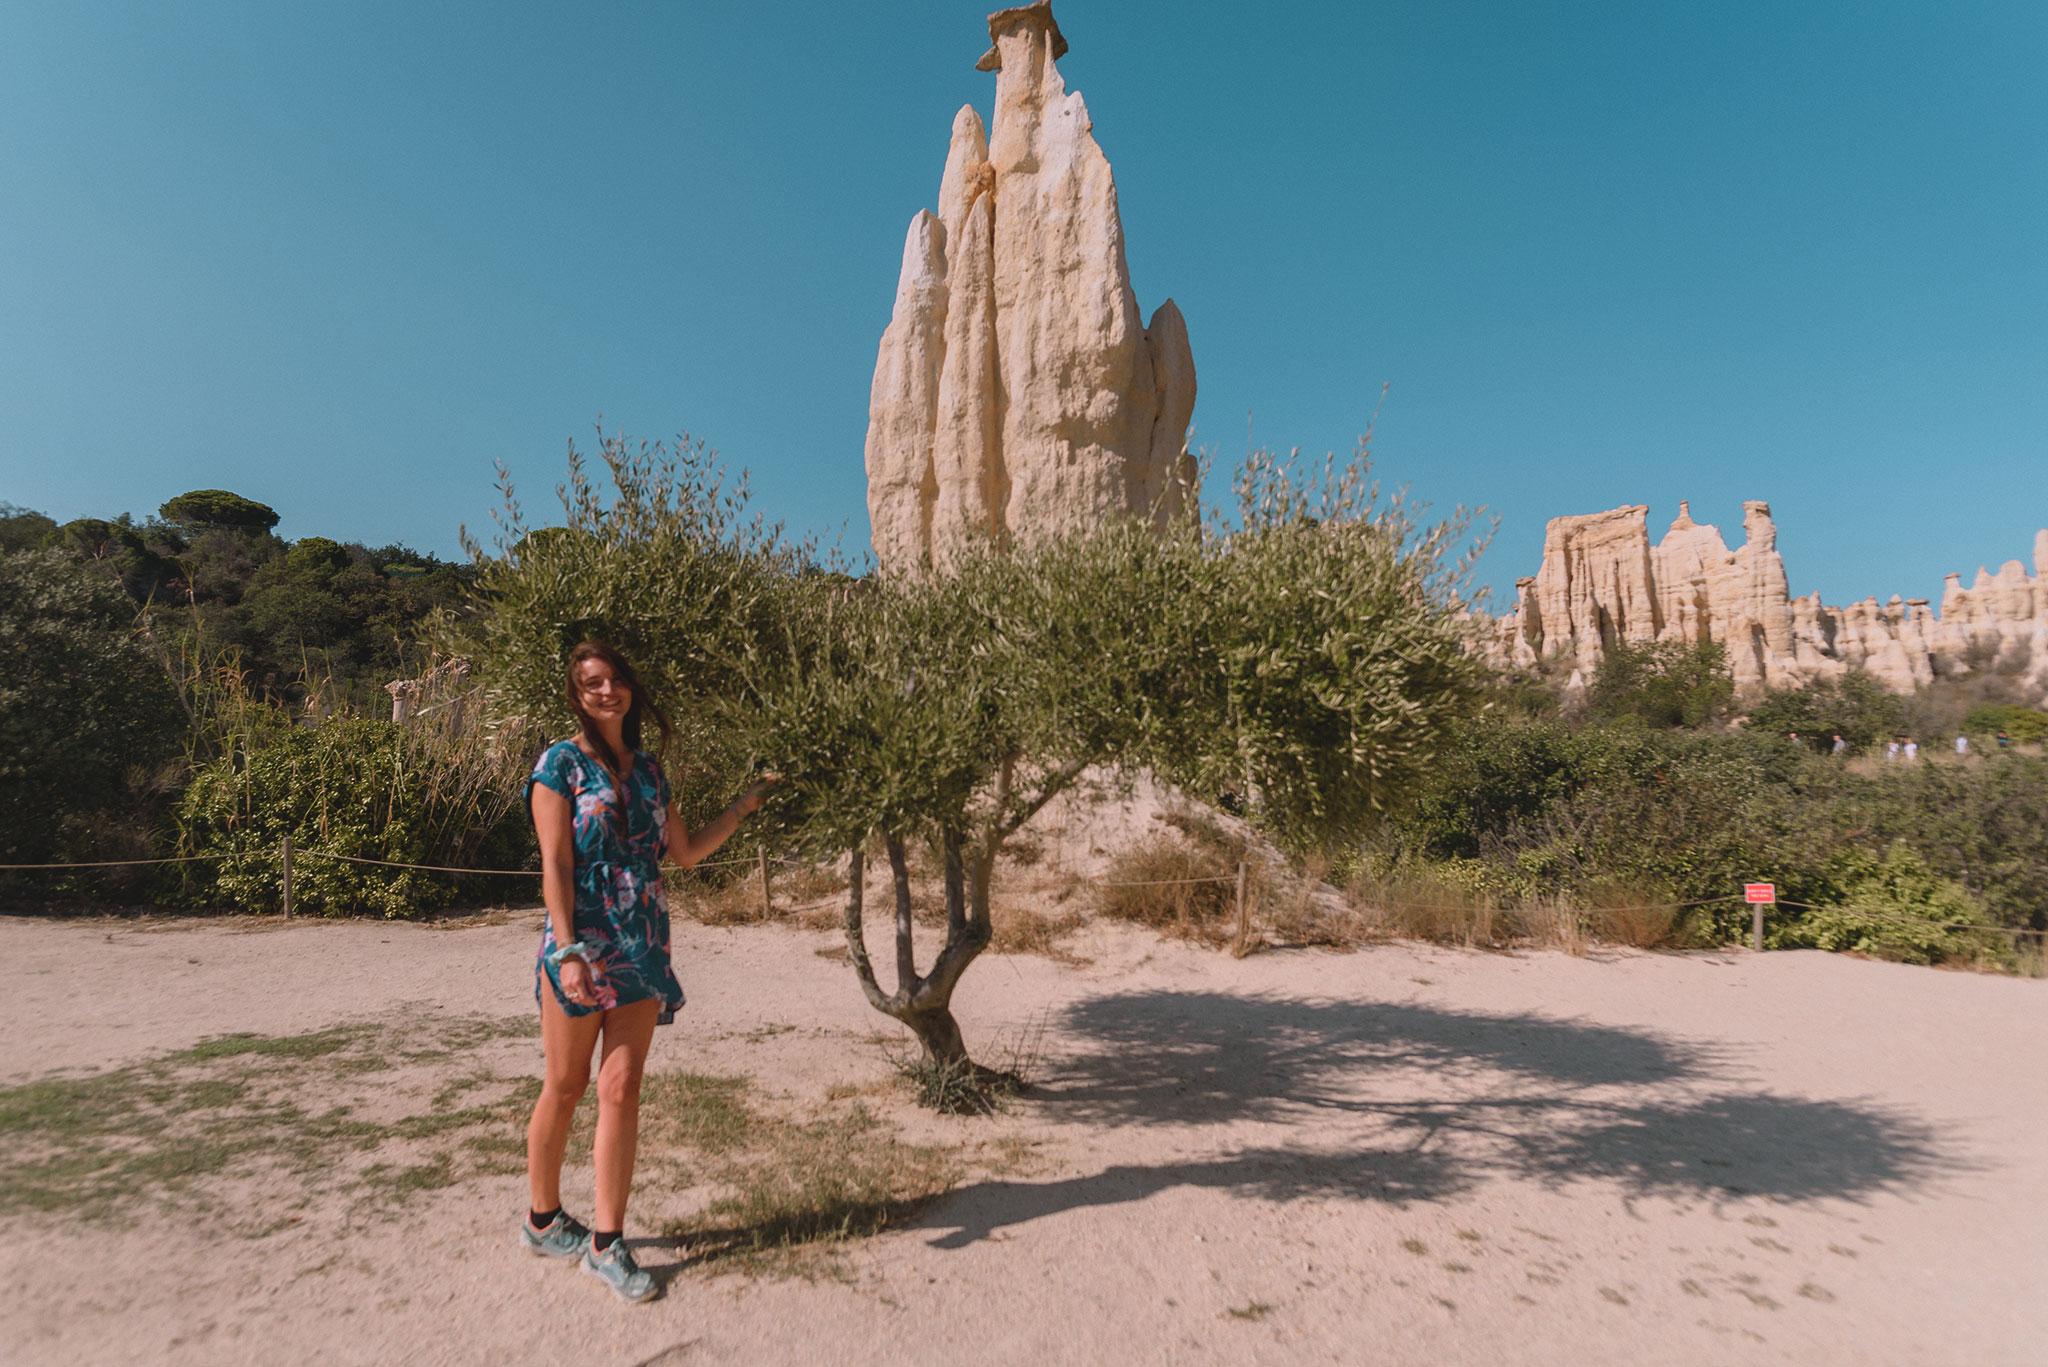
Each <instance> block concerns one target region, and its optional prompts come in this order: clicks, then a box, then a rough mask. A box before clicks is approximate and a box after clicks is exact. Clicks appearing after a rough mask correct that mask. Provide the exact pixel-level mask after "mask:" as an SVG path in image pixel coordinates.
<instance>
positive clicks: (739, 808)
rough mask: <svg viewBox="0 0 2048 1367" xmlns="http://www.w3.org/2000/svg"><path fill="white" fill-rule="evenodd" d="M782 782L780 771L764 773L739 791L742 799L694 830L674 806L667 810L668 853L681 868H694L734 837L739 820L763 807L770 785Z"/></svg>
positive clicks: (672, 861)
mask: <svg viewBox="0 0 2048 1367" xmlns="http://www.w3.org/2000/svg"><path fill="white" fill-rule="evenodd" d="M780 782H782V775H780V774H763V775H762V776H761V781H760V782H759V783H756V784H755V785H754V786H753V787H751V788H749V789H747V791H746V792H744V793H741V794H740V799H739V801H737V802H735V803H733V804H732V806H730V807H727V808H726V809H725V810H724V811H722V812H720V813H719V814H718V815H717V816H715V817H713V818H711V820H709V821H707V822H705V823H704V824H703V826H701V827H699V828H698V829H697V830H695V831H692V830H691V829H690V828H689V827H688V826H685V825H684V824H683V819H682V817H680V816H678V815H676V813H675V812H674V810H670V812H669V814H668V857H669V861H670V862H671V863H673V864H675V865H677V866H678V867H680V868H685V869H688V868H694V867H696V865H697V864H699V863H700V862H702V861H703V860H706V859H709V858H710V857H711V856H712V854H713V853H714V852H715V851H716V850H717V849H718V847H719V846H720V845H723V844H724V843H725V842H726V841H727V840H729V839H731V837H732V833H733V832H734V831H736V830H738V829H739V828H740V822H742V821H744V820H746V818H748V817H750V816H752V815H753V814H754V813H755V812H758V811H760V810H761V804H762V803H764V802H766V801H767V800H768V798H767V792H768V786H769V785H770V784H773V783H780Z"/></svg>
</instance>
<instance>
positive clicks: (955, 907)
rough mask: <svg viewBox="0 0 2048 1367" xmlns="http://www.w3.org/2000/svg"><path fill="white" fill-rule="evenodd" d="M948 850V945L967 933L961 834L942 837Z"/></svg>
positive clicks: (951, 833) (956, 832)
mask: <svg viewBox="0 0 2048 1367" xmlns="http://www.w3.org/2000/svg"><path fill="white" fill-rule="evenodd" d="M941 839H942V841H943V843H944V845H945V850H946V944H947V945H948V946H951V945H953V944H954V943H956V942H957V941H958V940H959V939H960V937H961V936H962V935H964V934H965V933H966V931H967V906H966V901H967V897H966V889H965V888H964V887H963V876H964V870H963V868H962V861H961V857H960V846H961V844H962V841H961V838H960V832H958V831H950V830H949V831H947V832H946V833H945V834H944V835H943V836H942V837H941Z"/></svg>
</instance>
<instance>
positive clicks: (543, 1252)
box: [518, 1229, 583, 1262]
mask: <svg viewBox="0 0 2048 1367" xmlns="http://www.w3.org/2000/svg"><path fill="white" fill-rule="evenodd" d="M518 1239H519V1246H520V1247H521V1248H523V1249H525V1250H526V1251H527V1252H528V1253H531V1254H532V1255H533V1256H534V1257H536V1258H553V1259H555V1260H556V1261H557V1262H563V1261H566V1260H568V1259H570V1258H581V1257H582V1256H583V1249H582V1248H581V1247H580V1246H579V1247H576V1248H572V1249H570V1250H569V1251H568V1252H567V1253H556V1252H554V1251H552V1250H550V1249H548V1248H547V1247H545V1246H544V1245H542V1244H538V1243H535V1242H534V1241H533V1240H531V1239H529V1238H527V1237H526V1231H525V1230H523V1229H522V1230H520V1231H519V1234H518Z"/></svg>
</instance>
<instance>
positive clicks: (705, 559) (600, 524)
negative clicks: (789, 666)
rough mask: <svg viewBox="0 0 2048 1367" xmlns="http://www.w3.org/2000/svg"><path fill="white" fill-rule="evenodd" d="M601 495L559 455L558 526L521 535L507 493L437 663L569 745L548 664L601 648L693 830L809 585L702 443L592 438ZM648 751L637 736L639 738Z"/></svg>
mask: <svg viewBox="0 0 2048 1367" xmlns="http://www.w3.org/2000/svg"><path fill="white" fill-rule="evenodd" d="M597 457H598V460H599V462H600V463H601V465H602V466H603V469H604V472H605V475H606V476H607V477H608V478H607V479H606V485H607V486H608V488H607V489H601V488H600V487H599V485H598V484H596V483H594V482H593V481H592V479H591V471H590V468H589V466H588V464H587V463H586V462H585V460H584V458H583V457H582V456H581V455H580V454H579V453H578V452H576V451H575V449H574V448H573V447H572V448H571V451H570V467H569V478H568V481H567V483H566V484H565V485H564V486H563V487H562V488H561V489H560V490H559V491H558V492H559V493H560V495H561V499H562V509H563V516H564V520H565V523H566V525H564V526H561V527H543V528H535V529H529V528H528V527H527V525H526V523H525V521H524V518H523V516H522V515H521V512H520V508H519V504H518V501H517V499H516V497H515V495H514V492H513V489H512V486H511V483H510V480H509V478H507V477H506V476H505V475H504V474H503V472H502V471H501V472H500V482H499V487H500V489H501V491H502V492H503V494H504V496H505V501H506V511H505V514H504V516H503V517H502V518H500V520H499V540H498V546H497V549H496V552H495V553H489V552H487V551H486V550H485V549H484V548H483V547H482V546H481V545H479V544H478V543H476V542H474V541H473V540H471V541H467V542H466V544H468V545H469V547H470V551H471V554H472V555H473V556H474V557H475V560H476V571H475V574H476V580H475V601H476V603H477V604H478V605H479V606H480V607H481V608H482V611H480V612H478V613H476V614H474V615H473V616H471V617H469V618H468V619H467V620H465V621H463V622H459V623H454V624H451V626H450V628H449V630H448V631H447V632H446V634H445V635H444V637H443V640H444V642H445V643H446V645H447V647H448V649H450V650H451V651H453V652H454V653H458V654H461V655H462V656H464V657H465V658H467V659H469V660H470V661H471V662H472V664H473V666H474V667H475V669H476V671H477V677H478V678H479V679H480V680H481V682H482V686H483V688H484V690H485V694H486V696H487V698H488V700H489V705H490V707H491V709H492V711H493V712H494V713H495V714H496V715H501V716H502V715H518V716H522V717H525V718H527V719H528V720H529V721H530V722H531V723H532V724H534V725H536V726H538V727H541V728H543V729H545V730H547V731H548V732H549V733H550V734H552V735H556V736H561V735H567V734H569V733H570V732H571V731H573V730H574V724H573V721H572V719H571V717H570V714H569V708H568V702H567V699H566V698H565V697H564V695H563V688H562V679H563V669H564V662H565V661H566V660H567V658H568V653H569V651H570V650H571V649H572V648H574V647H575V645H576V644H577V643H578V642H580V641H583V640H586V639H591V638H601V639H603V640H607V641H610V642H611V643H612V644H613V645H615V646H617V647H618V648H619V649H620V650H622V651H624V652H625V654H626V656H627V658H628V659H630V660H632V661H633V664H634V668H635V669H636V670H637V671H638V672H639V674H640V677H641V678H642V680H643V681H644V682H646V684H647V685H648V687H649V688H651V689H652V690H653V691H654V693H655V696H656V698H657V699H658V700H659V701H660V703H661V704H662V706H663V708H664V710H666V711H667V712H668V714H669V716H670V717H671V719H672V720H673V721H674V722H675V723H676V726H677V729H678V731H679V733H680V734H679V736H678V742H679V752H680V753H679V755H677V756H670V757H669V759H670V760H671V762H674V761H675V760H677V759H678V758H680V759H681V761H682V764H681V767H680V770H679V772H678V773H677V774H676V776H675V778H676V787H677V798H678V803H679V806H680V808H681V810H682V811H683V813H684V815H685V817H686V818H688V819H691V820H697V819H700V818H701V817H703V816H706V815H709V814H710V813H712V812H715V811H716V810H718V808H720V807H722V806H723V805H724V804H725V803H726V802H729V801H730V800H731V799H732V797H733V790H734V788H735V786H736V785H737V784H738V782H739V781H740V779H741V778H742V777H743V776H744V774H745V773H746V772H747V770H748V768H749V760H750V756H749V754H748V753H747V750H746V746H747V744H748V741H749V739H750V738H752V737H756V736H758V734H759V727H758V724H757V723H756V721H755V709H756V708H757V707H758V703H759V699H758V695H757V694H756V692H755V685H754V683H753V680H754V679H755V678H756V677H758V676H759V675H760V674H761V673H762V669H763V662H764V661H773V660H777V659H787V658H789V656H790V653H791V652H792V651H793V650H796V649H799V648H801V643H800V642H799V641H797V640H796V639H794V638H793V637H792V632H795V631H800V630H801V629H802V626H803V624H804V622H805V621H806V620H807V619H806V616H805V614H804V613H802V612H799V611H797V610H795V609H794V608H793V607H792V602H793V600H794V599H796V598H801V597H803V596H804V595H806V594H808V593H810V592H811V591H812V590H813V589H814V588H815V587H816V586H817V585H818V584H821V583H822V580H819V579H818V578H817V577H816V576H813V575H808V574H806V573H804V570H805V568H806V566H807V563H808V557H807V556H806V555H805V554H804V553H803V552H802V551H801V550H800V549H799V548H792V547H789V546H787V545H785V544H784V543H783V542H782V540H781V538H780V536H779V532H778V529H776V528H772V527H769V526H767V525H765V524H763V523H762V522H761V521H760V520H759V519H753V518H748V517H747V516H746V504H747V490H746V484H745V481H744V479H742V480H741V481H740V482H739V483H737V484H736V485H734V486H732V487H727V485H726V483H725V479H724V470H723V467H722V466H720V465H719V464H718V463H717V458H716V456H715V454H713V453H712V452H710V451H708V450H707V449H706V448H705V447H704V446H703V444H702V443H692V442H690V441H689V440H688V439H687V438H684V439H682V440H681V441H680V442H679V443H678V445H677V447H676V449H675V450H674V451H670V450H669V449H668V448H667V447H666V446H664V445H662V444H660V443H654V444H646V443H642V444H639V445H637V446H636V445H633V444H630V443H629V442H628V441H627V440H626V439H625V438H623V437H620V436H616V435H613V436H604V437H601V440H600V445H599V448H598V451H597ZM649 743H652V737H651V736H650V738H649Z"/></svg>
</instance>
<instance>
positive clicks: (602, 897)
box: [526, 740, 683, 1021]
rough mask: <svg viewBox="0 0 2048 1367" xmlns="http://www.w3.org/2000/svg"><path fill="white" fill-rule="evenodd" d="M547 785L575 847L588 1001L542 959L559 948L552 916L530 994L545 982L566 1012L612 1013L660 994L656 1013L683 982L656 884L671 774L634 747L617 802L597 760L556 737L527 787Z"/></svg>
mask: <svg viewBox="0 0 2048 1367" xmlns="http://www.w3.org/2000/svg"><path fill="white" fill-rule="evenodd" d="M536 783H539V784H544V785H546V786H547V787H548V788H550V789H552V790H554V791H555V792H557V793H560V794H561V795H562V796H563V797H565V798H567V799H568V800H569V804H570V807H571V808H572V810H573V812H574V817H573V827H574V836H575V845H576V869H575V875H574V877H575V885H576V909H575V920H574V927H575V932H576V938H577V939H578V940H581V941H582V942H583V943H584V944H585V945H588V946H589V947H590V951H591V952H590V954H589V955H588V956H587V957H586V959H585V962H587V963H588V964H589V965H590V985H591V990H592V992H593V994H594V995H595V996H596V998H597V1002H596V1005H594V1006H579V1005H577V1004H576V1003H575V1002H572V1001H570V1000H569V999H568V998H567V997H565V996H563V995H562V977H561V970H560V969H559V968H557V967H556V966H555V965H554V964H551V963H549V962H548V955H549V954H550V953H552V952H553V951H554V949H555V923H554V918H553V917H549V918H547V920H546V922H545V923H544V928H543V930H542V932H541V941H540V960H539V963H538V964H537V965H536V967H535V970H534V983H533V994H534V999H535V1000H536V1001H538V1000H539V999H540V989H541V984H542V983H543V982H545V983H546V984H547V985H548V986H549V987H550V988H551V989H553V991H554V994H555V1003H556V1004H557V1005H558V1006H560V1007H561V1008H562V1010H563V1011H564V1012H565V1013H567V1014H568V1015H571V1016H588V1015H591V1014H593V1013H594V1012H599V1011H609V1010H610V1009H611V1008H613V1007H615V1006H624V1005H626V1004H627V1003H629V1002H637V1001H644V1000H646V999H647V998H649V997H658V998H660V999H661V1004H662V1013H661V1015H662V1019H663V1020H664V1021H667V1020H669V1019H672V1018H673V1017H674V1014H675V1009H676V1008H677V1007H679V1006H681V1005H682V1004H683V988H682V984H680V983H678V982H677V981H676V975H675V970H674V969H673V968H671V967H670V966H669V933H668V899H667V898H666V897H665V896H664V895H663V892H662V886H661V856H662V854H663V852H664V851H665V850H667V848H668V803H669V788H668V780H667V778H665V777H664V776H663V775H662V772H661V766H660V765H659V764H657V763H656V762H655V759H654V756H652V755H650V754H648V753H647V752H646V751H644V750H641V751H636V752H635V753H634V755H633V767H632V769H631V770H630V771H629V772H628V773H627V775H626V785H625V787H626V791H625V795H624V800H623V801H621V798H620V794H619V790H618V787H617V785H615V784H614V783H613V781H612V776H611V773H610V771H609V770H607V769H606V768H605V767H604V766H603V765H602V764H599V763H598V762H597V761H596V760H594V759H592V758H591V757H590V756H588V755H586V754H584V753H583V751H582V750H581V749H579V748H578V747H577V745H576V743H575V742H574V741H567V740H564V741H557V742H555V744H553V745H551V746H549V747H548V748H547V751H546V752H545V753H544V754H542V755H541V757H540V760H539V762H538V763H536V764H535V765H534V766H533V777H532V778H530V779H528V780H527V785H526V801H527V806H528V808H529V809H531V807H532V805H533V785H534V784H536Z"/></svg>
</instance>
